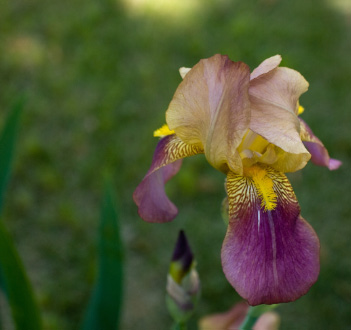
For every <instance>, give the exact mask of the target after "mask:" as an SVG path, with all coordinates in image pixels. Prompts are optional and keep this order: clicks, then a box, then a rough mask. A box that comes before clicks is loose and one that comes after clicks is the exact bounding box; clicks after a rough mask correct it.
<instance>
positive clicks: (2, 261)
mask: <svg viewBox="0 0 351 330" xmlns="http://www.w3.org/2000/svg"><path fill="white" fill-rule="evenodd" d="M22 107H23V100H21V101H20V102H18V103H17V104H16V105H15V106H14V108H13V109H12V111H11V112H10V114H9V116H8V118H7V120H6V122H5V125H4V128H3V130H2V133H1V136H0V212H1V208H2V204H3V198H4V193H5V190H6V186H7V182H8V180H9V176H10V170H11V163H12V157H13V152H14V145H15V140H16V133H17V129H18V123H19V118H20V114H21V112H22ZM0 274H1V276H0V286H1V288H2V289H3V290H4V292H5V294H6V297H7V299H8V302H9V305H10V308H11V312H12V317H13V321H14V323H15V325H16V329H17V330H40V329H41V319H40V314H39V310H38V307H37V305H36V302H35V299H34V295H33V292H32V288H31V285H30V283H29V280H28V278H27V275H26V272H25V270H24V268H23V265H22V262H21V260H20V257H19V255H18V253H17V251H16V248H15V246H14V244H13V241H12V239H11V237H10V235H9V233H8V232H7V230H6V228H5V226H4V223H3V221H2V220H0Z"/></svg>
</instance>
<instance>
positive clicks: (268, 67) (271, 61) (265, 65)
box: [250, 55, 282, 80]
mask: <svg viewBox="0 0 351 330" xmlns="http://www.w3.org/2000/svg"><path fill="white" fill-rule="evenodd" d="M281 61H282V57H281V56H280V55H275V56H272V57H269V58H267V59H266V60H264V61H263V62H262V63H261V64H260V65H259V66H258V67H257V68H256V69H254V70H253V71H252V73H251V75H250V79H251V80H253V79H255V78H257V77H259V76H261V75H263V74H265V73H268V72H270V71H272V70H273V69H275V68H276V67H278V65H279V64H280V62H281Z"/></svg>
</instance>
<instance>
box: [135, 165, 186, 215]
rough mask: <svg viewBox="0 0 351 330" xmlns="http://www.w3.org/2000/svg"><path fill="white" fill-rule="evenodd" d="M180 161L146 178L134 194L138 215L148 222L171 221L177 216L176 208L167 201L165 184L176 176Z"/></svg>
mask: <svg viewBox="0 0 351 330" xmlns="http://www.w3.org/2000/svg"><path fill="white" fill-rule="evenodd" d="M181 165H182V160H177V161H175V162H174V163H171V164H168V165H166V166H164V167H162V168H160V169H158V170H156V171H155V172H153V173H151V174H150V175H148V176H146V177H145V178H144V180H143V181H142V182H141V183H140V184H139V186H138V187H137V189H136V190H135V192H134V195H133V198H134V201H135V203H136V204H137V205H138V207H139V211H138V213H139V215H140V217H141V218H142V219H144V220H145V221H148V222H168V221H172V220H173V219H174V218H175V217H176V216H177V214H178V209H177V207H176V206H175V205H174V204H173V203H172V202H171V201H170V200H169V199H168V197H167V195H166V192H165V183H166V182H167V181H168V180H169V179H171V178H172V177H173V176H174V175H176V174H177V173H178V171H179V169H180V167H181Z"/></svg>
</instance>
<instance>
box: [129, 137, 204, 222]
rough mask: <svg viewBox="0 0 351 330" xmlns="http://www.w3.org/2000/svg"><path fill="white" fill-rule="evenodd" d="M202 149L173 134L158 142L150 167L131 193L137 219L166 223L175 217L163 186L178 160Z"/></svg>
mask: <svg viewBox="0 0 351 330" xmlns="http://www.w3.org/2000/svg"><path fill="white" fill-rule="evenodd" d="M202 152H203V151H202V150H201V149H200V148H198V147H197V146H191V145H188V144H186V143H184V142H182V141H181V140H180V139H179V138H178V137H177V136H176V135H174V134H173V135H168V136H166V137H164V138H162V139H161V140H160V141H159V143H158V145H157V147H156V150H155V153H154V158H153V160H152V164H151V167H150V169H149V171H148V173H147V174H146V176H145V177H144V179H143V181H142V182H141V183H140V184H139V186H138V187H137V188H136V189H135V191H134V194H133V198H134V201H135V203H136V204H137V206H138V208H139V211H138V212H139V215H140V217H141V218H143V219H144V220H145V221H149V222H166V221H171V220H173V219H174V218H175V217H176V215H177V213H178V210H177V208H176V207H175V205H174V204H173V203H172V202H171V201H170V200H169V199H168V197H167V195H166V193H165V187H164V185H165V183H166V182H167V181H168V180H169V179H171V178H172V177H173V176H174V175H175V174H177V173H178V171H179V169H180V166H181V160H180V159H182V158H184V157H188V156H192V155H196V154H198V153H202Z"/></svg>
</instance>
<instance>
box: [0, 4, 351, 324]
mask: <svg viewBox="0 0 351 330" xmlns="http://www.w3.org/2000/svg"><path fill="white" fill-rule="evenodd" d="M144 2H148V3H150V4H151V3H155V4H156V5H157V0H154V1H151V0H150V1H144V0H140V1H129V0H101V1H96V0H84V1H83V0H76V1H42V0H31V1H3V3H2V6H1V10H0V30H1V31H6V33H3V35H2V38H1V42H0V50H1V51H0V85H1V91H0V121H1V122H2V120H3V117H4V109H9V107H10V106H11V104H12V97H13V95H16V94H18V93H21V92H23V91H28V93H27V94H28V99H27V102H26V111H25V113H24V114H23V117H22V129H21V133H22V136H20V137H22V139H21V143H20V144H19V145H18V148H17V149H18V150H17V157H16V162H15V164H14V168H13V169H14V174H15V175H14V177H13V179H12V180H11V185H10V189H9V190H8V192H7V196H6V208H5V209H4V212H5V214H4V215H5V216H4V217H3V221H4V222H6V228H8V229H9V231H10V232H11V233H13V235H14V236H15V238H16V247H17V248H18V250H19V251H20V252H21V251H24V252H25V253H21V256H22V257H23V258H24V260H25V264H26V265H27V267H28V268H29V270H30V274H32V276H33V278H35V279H36V283H40V285H37V287H36V292H37V294H38V297H39V298H40V306H41V310H42V312H43V319H44V328H45V329H50V330H52V329H55V330H62V329H67V330H75V329H77V324H79V322H80V318H81V315H82V312H83V309H84V307H85V303H86V301H87V300H88V298H89V293H90V289H91V283H92V281H93V280H92V277H93V269H94V266H95V265H94V261H93V260H92V258H91V255H92V254H93V253H94V251H95V233H96V226H97V224H96V222H97V221H96V214H95V210H96V205H98V201H99V196H100V191H101V189H100V188H101V177H102V174H103V173H104V172H105V171H109V172H112V173H115V174H116V175H114V182H113V185H114V187H116V189H118V190H117V191H116V192H117V193H118V196H119V198H120V199H119V204H120V205H121V206H123V208H121V210H120V211H121V212H120V214H121V218H120V226H121V228H123V233H124V235H125V236H124V237H123V241H124V244H125V253H126V254H127V255H126V262H125V268H124V270H125V273H126V274H128V276H127V277H126V281H125V286H126V292H128V299H126V301H125V308H124V314H123V315H124V317H123V320H122V323H121V328H122V329H123V330H124V329H128V330H134V329H135V330H136V329H147V330H148V329H166V328H169V325H170V319H169V316H168V313H167V309H166V308H165V304H164V296H163V290H162V289H160V288H163V287H164V283H165V272H166V271H167V269H168V261H169V252H170V251H172V248H173V242H172V240H170V239H169V237H170V235H171V234H172V233H177V232H178V230H179V229H180V228H183V229H185V230H186V232H187V233H189V235H191V237H192V244H193V248H194V249H196V251H197V261H198V271H199V274H200V276H201V280H202V282H203V283H204V285H203V290H202V300H201V306H199V307H200V308H199V311H198V315H196V316H197V317H200V316H202V315H205V314H208V313H213V312H216V311H224V310H227V309H229V307H230V306H231V305H233V304H234V303H235V301H237V300H239V299H240V298H239V297H238V296H237V295H236V294H235V292H234V290H233V289H232V288H231V286H230V285H229V284H228V281H227V280H226V278H225V276H224V275H223V271H222V268H221V262H220V250H221V245H222V242H223V238H224V235H225V226H223V221H222V220H221V217H220V205H221V202H222V200H223V198H224V197H225V191H224V187H223V181H224V176H223V175H222V174H221V173H219V172H217V171H215V170H214V169H213V168H211V167H210V165H208V164H207V162H206V160H205V158H204V156H196V157H193V158H189V159H185V160H184V162H183V166H182V169H181V171H180V172H179V174H177V176H175V177H174V178H173V179H172V180H171V181H170V182H169V183H168V184H167V191H168V194H169V196H170V198H171V200H172V201H173V202H174V203H175V204H176V205H177V206H178V208H179V216H178V217H177V219H175V221H173V222H172V223H167V224H163V225H153V224H148V223H145V222H143V221H142V220H141V219H140V218H139V217H138V215H137V210H136V207H135V205H134V203H133V201H132V197H131V196H132V193H133V190H134V189H135V187H136V186H137V184H138V183H139V182H140V180H141V179H142V177H143V176H144V175H145V173H146V171H147V170H148V166H149V165H150V163H151V158H152V153H153V152H154V148H155V146H156V143H157V139H154V138H153V137H152V132H153V130H155V129H156V128H158V127H160V126H161V125H162V124H164V120H165V115H164V111H165V109H167V106H168V104H169V102H170V100H171V98H172V95H173V94H174V91H175V89H176V88H177V86H178V84H179V83H180V81H181V77H180V76H179V73H178V68H179V67H181V66H188V67H191V66H193V65H194V64H195V63H196V62H197V61H198V60H199V59H200V58H205V57H209V56H212V55H213V54H215V53H222V54H228V55H229V56H230V58H231V59H233V60H241V61H244V62H246V63H248V64H249V65H250V67H251V69H253V68H255V66H257V65H258V64H259V63H260V61H262V60H263V59H265V58H267V57H269V56H272V55H275V54H281V55H282V57H283V63H282V65H283V66H289V67H292V68H294V69H296V70H298V71H300V72H301V73H302V74H303V75H304V76H305V78H306V79H307V80H308V81H309V83H310V87H309V91H308V92H307V93H306V94H304V95H303V97H302V100H301V103H302V105H303V106H304V107H305V109H306V111H305V113H304V114H303V115H302V117H303V119H305V120H306V121H307V122H308V124H309V125H310V126H311V128H312V129H313V131H314V132H315V133H316V135H317V136H318V137H319V138H320V139H321V140H322V141H323V142H324V144H325V145H326V147H327V148H328V150H329V152H330V155H331V156H332V157H335V158H338V159H341V160H342V161H343V162H344V165H343V166H342V167H341V168H340V170H338V171H335V172H329V171H328V170H326V169H324V168H318V167H315V166H312V165H308V166H307V167H306V168H305V169H304V170H303V171H302V172H299V173H296V175H294V176H292V180H291V181H292V185H293V187H294V190H295V193H296V195H297V198H298V199H299V202H300V204H301V210H302V216H303V217H304V218H306V220H307V221H309V222H310V223H311V225H312V226H313V227H314V228H315V230H316V232H317V234H318V236H319V237H320V240H321V276H320V278H319V280H318V282H317V283H316V284H315V285H314V286H313V287H312V289H311V291H310V292H309V293H308V294H307V295H306V296H304V297H302V298H301V299H299V300H298V301H296V302H294V303H293V304H283V305H282V306H280V308H279V313H280V314H281V316H282V329H284V330H294V329H324V328H325V327H326V324H332V325H333V328H335V329H349V328H351V313H350V302H351V281H350V280H349V279H350V278H351V258H350V254H351V245H350V242H349V240H350V239H349V238H350V237H351V225H350V214H351V203H350V201H349V200H350V194H349V187H350V185H351V183H350V173H349V172H350V170H349V169H350V167H351V147H350V146H351V144H350V141H351V130H350V122H351V118H350V104H351V93H350V77H351V61H350V59H349V57H350V54H351V29H350V11H346V9H345V10H344V11H342V10H339V9H337V8H335V7H334V6H333V5H334V4H335V5H336V4H337V3H341V2H342V3H344V4H345V6H346V5H347V4H348V3H350V1H347V0H344V1H342V0H341V1H331V0H321V1H319V0H311V1H306V0H295V1H291V0H257V1H254V0H247V1H240V0H219V1H210V0H204V1H201V0H189V1H185V0H184V1H163V2H162V3H177V4H179V5H181V4H184V5H185V6H187V4H191V3H195V6H194V7H193V8H192V7H191V6H188V9H189V10H188V12H187V13H184V12H182V11H181V10H174V11H173V12H171V13H170V11H168V12H163V11H161V10H160V11H159V12H155V13H150V12H147V11H144V10H143V8H142V7H141V8H139V10H137V9H138V6H139V5H140V6H142V3H144ZM196 4H198V5H196ZM160 7H162V6H160ZM134 9H136V10H134ZM161 9H162V8H161ZM173 14H174V15H178V17H174V16H173ZM122 215H123V216H122ZM53 279H54V280H53ZM57 290H59V291H60V292H64V294H58V293H57ZM191 329H196V326H195V325H194V327H193V328H191Z"/></svg>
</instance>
